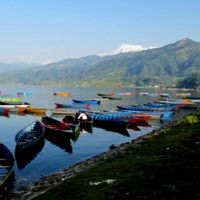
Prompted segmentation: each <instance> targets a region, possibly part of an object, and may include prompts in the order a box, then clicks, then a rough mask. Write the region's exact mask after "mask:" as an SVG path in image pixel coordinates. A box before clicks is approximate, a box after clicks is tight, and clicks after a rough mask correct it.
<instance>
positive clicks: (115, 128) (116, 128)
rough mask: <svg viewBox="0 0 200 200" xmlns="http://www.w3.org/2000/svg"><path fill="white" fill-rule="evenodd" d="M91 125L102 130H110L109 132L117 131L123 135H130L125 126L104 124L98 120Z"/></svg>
mask: <svg viewBox="0 0 200 200" xmlns="http://www.w3.org/2000/svg"><path fill="white" fill-rule="evenodd" d="M93 126H94V127H97V128H102V129H103V130H106V131H111V132H115V133H119V134H121V135H123V136H127V137H130V134H129V132H128V130H127V129H126V128H125V127H120V126H105V124H102V123H98V122H94V123H93Z"/></svg>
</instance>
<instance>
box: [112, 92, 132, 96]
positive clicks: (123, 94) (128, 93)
mask: <svg viewBox="0 0 200 200" xmlns="http://www.w3.org/2000/svg"><path fill="white" fill-rule="evenodd" d="M114 95H122V96H133V92H118V93H114Z"/></svg>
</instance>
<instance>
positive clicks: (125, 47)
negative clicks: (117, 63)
mask: <svg viewBox="0 0 200 200" xmlns="http://www.w3.org/2000/svg"><path fill="white" fill-rule="evenodd" d="M153 48H156V47H143V46H141V45H132V44H122V45H120V46H119V47H118V48H117V49H116V50H114V51H113V52H110V53H101V54H99V56H108V55H116V54H119V53H128V52H138V51H144V50H148V49H153Z"/></svg>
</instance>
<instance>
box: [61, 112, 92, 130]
mask: <svg viewBox="0 0 200 200" xmlns="http://www.w3.org/2000/svg"><path fill="white" fill-rule="evenodd" d="M78 115H79V114H78V113H77V114H76V116H75V117H73V116H69V115H66V116H65V117H64V118H63V119H62V120H63V121H64V122H66V123H74V122H75V123H80V131H83V130H85V131H87V132H89V133H92V132H93V119H92V118H91V117H90V116H89V115H87V118H88V119H87V120H84V121H83V120H80V121H79V120H78Z"/></svg>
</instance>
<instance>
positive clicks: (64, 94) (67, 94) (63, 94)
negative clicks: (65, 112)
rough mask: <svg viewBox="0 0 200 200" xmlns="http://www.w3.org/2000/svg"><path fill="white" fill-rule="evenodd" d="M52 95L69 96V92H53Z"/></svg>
mask: <svg viewBox="0 0 200 200" xmlns="http://www.w3.org/2000/svg"><path fill="white" fill-rule="evenodd" d="M53 95H54V96H60V97H69V96H70V95H71V94H70V93H69V92H54V93H53Z"/></svg>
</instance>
